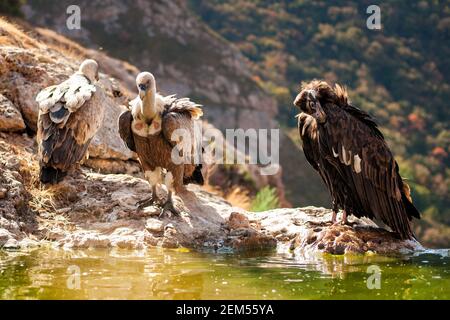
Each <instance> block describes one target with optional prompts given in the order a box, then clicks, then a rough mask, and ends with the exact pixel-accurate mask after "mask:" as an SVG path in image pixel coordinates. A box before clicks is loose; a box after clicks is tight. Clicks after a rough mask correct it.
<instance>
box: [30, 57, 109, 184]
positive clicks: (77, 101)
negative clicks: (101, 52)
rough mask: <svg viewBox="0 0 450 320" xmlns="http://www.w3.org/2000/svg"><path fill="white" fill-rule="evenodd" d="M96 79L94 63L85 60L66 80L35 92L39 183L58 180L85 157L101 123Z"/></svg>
mask: <svg viewBox="0 0 450 320" xmlns="http://www.w3.org/2000/svg"><path fill="white" fill-rule="evenodd" d="M97 80H98V64H97V62H95V61H94V60H86V61H84V62H83V63H82V64H81V66H80V68H79V70H78V71H77V72H76V73H75V74H73V75H72V76H71V77H70V78H69V79H68V80H66V81H64V82H63V83H61V84H59V85H55V86H51V87H48V88H46V89H44V90H42V91H41V92H40V93H39V94H38V95H37V97H36V101H37V102H38V104H39V118H38V132H37V142H38V145H39V163H40V180H41V182H42V183H49V184H56V183H58V182H60V181H61V180H62V179H63V178H64V177H65V176H66V175H67V173H68V171H70V170H71V169H73V168H74V167H75V166H76V165H77V164H78V163H79V162H80V161H81V160H82V159H83V158H84V157H85V156H86V152H87V148H88V147H89V143H90V141H91V139H92V138H93V137H94V135H95V133H96V132H97V130H98V129H99V128H100V126H101V125H102V122H103V115H104V104H103V99H104V93H103V91H102V89H101V88H99V87H98V86H96V85H95V83H96V82H97Z"/></svg>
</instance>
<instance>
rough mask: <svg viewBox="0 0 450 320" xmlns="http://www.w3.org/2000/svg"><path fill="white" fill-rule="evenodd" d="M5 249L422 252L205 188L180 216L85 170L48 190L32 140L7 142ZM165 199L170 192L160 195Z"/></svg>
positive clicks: (2, 198)
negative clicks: (250, 208) (235, 202)
mask: <svg viewBox="0 0 450 320" xmlns="http://www.w3.org/2000/svg"><path fill="white" fill-rule="evenodd" d="M0 170H1V172H2V175H1V176H0V179H1V180H0V246H1V247H3V248H18V247H28V246H39V245H51V246H57V247H64V248H112V247H118V248H128V249H137V248H146V247H149V246H160V247H164V248H178V247H187V248H191V249H195V250H199V251H217V252H228V251H232V252H236V251H255V250H276V249H277V250H279V251H286V252H292V253H294V254H295V255H304V254H306V253H307V254H315V253H319V252H325V253H331V254H338V255H340V254H345V253H370V252H373V253H382V254H393V253H399V252H403V251H413V250H417V249H420V245H419V244H418V243H417V242H415V241H400V240H398V239H396V238H395V237H394V236H393V235H392V234H391V233H388V232H386V231H384V230H381V229H378V228H377V227H376V226H374V225H373V224H372V223H370V222H368V221H363V220H359V219H358V220H353V221H352V222H353V226H333V225H331V224H330V223H329V221H330V219H331V212H330V210H327V209H323V208H314V207H308V208H303V209H278V210H273V211H267V212H260V213H253V212H247V211H245V210H243V209H240V208H235V207H233V206H231V205H230V204H229V203H227V202H226V201H225V200H223V199H222V198H220V197H218V196H215V195H213V194H211V193H208V192H206V191H204V190H202V189H200V188H198V187H193V186H192V187H190V188H189V189H188V190H187V191H186V192H183V193H181V194H178V195H177V197H176V206H177V207H178V209H179V210H180V211H182V214H181V216H167V215H164V216H160V214H161V209H160V208H159V207H157V206H150V207H147V208H145V209H143V210H138V208H137V202H138V201H140V200H143V199H145V198H147V197H148V196H149V193H150V186H149V185H148V183H147V182H146V181H145V180H142V179H140V178H137V177H133V176H131V175H123V174H100V173H93V172H89V171H88V170H84V171H83V173H82V174H75V175H72V176H69V177H68V178H67V179H66V180H65V181H64V182H63V183H61V184H59V185H57V186H54V187H49V188H43V187H42V186H40V185H39V183H38V182H37V181H36V176H37V170H38V165H37V161H36V156H35V149H34V145H33V142H32V140H31V139H30V138H27V137H26V136H21V135H14V134H13V135H11V134H8V135H6V134H1V135H0ZM158 192H159V193H160V197H164V196H165V194H166V192H165V190H159V191H158Z"/></svg>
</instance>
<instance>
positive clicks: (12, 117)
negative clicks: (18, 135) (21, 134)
mask: <svg viewBox="0 0 450 320" xmlns="http://www.w3.org/2000/svg"><path fill="white" fill-rule="evenodd" d="M25 128H26V126H25V122H24V121H23V119H22V115H21V114H20V111H19V110H18V109H17V108H16V107H15V106H14V104H12V102H11V101H9V100H8V99H7V98H6V97H5V96H4V95H2V94H0V130H1V131H9V132H14V131H23V130H25Z"/></svg>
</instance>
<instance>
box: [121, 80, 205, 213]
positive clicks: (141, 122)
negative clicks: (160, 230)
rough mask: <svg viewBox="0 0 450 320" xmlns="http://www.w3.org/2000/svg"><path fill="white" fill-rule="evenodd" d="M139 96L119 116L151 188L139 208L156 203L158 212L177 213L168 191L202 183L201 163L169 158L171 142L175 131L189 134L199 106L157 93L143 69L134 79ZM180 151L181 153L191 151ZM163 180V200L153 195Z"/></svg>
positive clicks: (174, 142) (172, 144) (170, 193)
mask: <svg viewBox="0 0 450 320" xmlns="http://www.w3.org/2000/svg"><path fill="white" fill-rule="evenodd" d="M136 84H137V87H138V90H139V96H138V97H136V99H134V100H133V101H131V103H130V107H131V111H125V112H124V113H122V114H121V115H120V118H119V133H120V136H121V137H122V139H123V141H124V142H125V143H126V145H127V146H128V148H129V149H130V150H132V151H134V152H136V153H137V155H138V157H139V161H140V163H141V166H142V169H143V171H144V174H145V177H146V179H147V180H148V182H149V184H150V185H151V187H152V196H151V197H150V198H149V199H146V200H143V201H140V202H139V203H138V204H140V206H139V207H140V208H143V207H145V206H147V205H152V204H158V205H160V206H161V207H162V212H161V214H164V213H165V212H172V213H174V214H177V215H178V214H180V212H179V211H178V210H177V209H176V208H175V206H174V203H173V199H172V194H173V191H175V192H180V191H182V190H183V189H184V185H186V184H188V183H196V184H200V185H202V184H203V175H202V171H201V169H202V166H201V164H194V162H188V163H181V164H179V163H178V162H177V163H175V162H174V161H173V159H172V151H173V148H174V147H176V146H177V142H179V141H173V138H174V136H173V133H174V132H175V131H176V130H180V129H181V130H184V132H186V134H188V135H190V136H191V137H193V130H194V125H193V124H194V120H196V119H199V118H200V117H201V116H202V115H203V112H202V109H201V108H200V105H197V104H195V103H194V102H192V101H190V100H189V99H187V98H184V99H177V98H175V96H167V97H164V96H161V95H160V94H158V93H157V92H156V82H155V78H154V76H153V75H152V74H151V73H149V72H143V73H141V74H139V75H138V76H137V78H136ZM191 151H192V149H190V150H187V151H186V150H183V152H191ZM162 183H164V184H165V185H166V187H167V189H168V197H167V200H166V201H165V202H164V203H163V202H162V201H161V199H159V198H158V195H157V186H158V185H159V184H162Z"/></svg>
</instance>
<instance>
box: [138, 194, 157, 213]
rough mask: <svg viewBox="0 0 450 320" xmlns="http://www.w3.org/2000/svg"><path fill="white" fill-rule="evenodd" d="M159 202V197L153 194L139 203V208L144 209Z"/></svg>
mask: <svg viewBox="0 0 450 320" xmlns="http://www.w3.org/2000/svg"><path fill="white" fill-rule="evenodd" d="M158 202H159V199H158V198H156V197H154V196H151V197H150V198H146V199H144V200H141V201H139V202H138V203H137V206H138V210H143V209H144V208H146V207H150V206H152V205H154V204H157V203H158Z"/></svg>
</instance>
